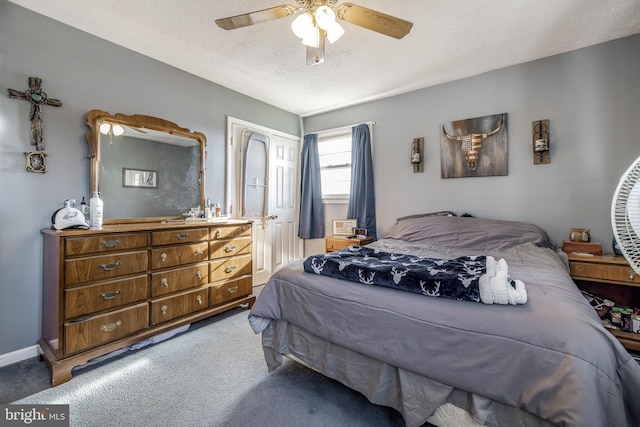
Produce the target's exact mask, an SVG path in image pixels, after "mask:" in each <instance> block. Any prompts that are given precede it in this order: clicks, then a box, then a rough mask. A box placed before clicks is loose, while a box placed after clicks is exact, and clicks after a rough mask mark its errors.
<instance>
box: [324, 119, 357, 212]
mask: <svg viewBox="0 0 640 427" xmlns="http://www.w3.org/2000/svg"><path fill="white" fill-rule="evenodd" d="M318 156H319V160H320V179H321V182H322V199H323V200H328V199H348V198H349V192H350V188H351V129H348V130H347V131H342V132H341V133H339V134H337V133H332V134H328V133H325V134H323V133H322V132H318Z"/></svg>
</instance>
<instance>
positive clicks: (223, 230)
mask: <svg viewBox="0 0 640 427" xmlns="http://www.w3.org/2000/svg"><path fill="white" fill-rule="evenodd" d="M240 236H249V237H251V224H242V225H227V226H220V227H213V228H211V240H219V239H231V238H234V237H240Z"/></svg>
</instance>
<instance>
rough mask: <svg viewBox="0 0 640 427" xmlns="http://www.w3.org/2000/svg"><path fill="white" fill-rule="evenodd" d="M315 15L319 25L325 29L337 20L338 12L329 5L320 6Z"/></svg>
mask: <svg viewBox="0 0 640 427" xmlns="http://www.w3.org/2000/svg"><path fill="white" fill-rule="evenodd" d="M315 17H316V23H317V24H318V27H320V28H321V29H323V30H326V29H328V28H329V26H330V25H331V24H332V23H334V22H336V14H335V12H334V11H333V10H332V9H331V8H330V7H329V6H320V7H319V8H317V9H316V13H315Z"/></svg>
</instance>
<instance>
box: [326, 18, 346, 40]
mask: <svg viewBox="0 0 640 427" xmlns="http://www.w3.org/2000/svg"><path fill="white" fill-rule="evenodd" d="M343 34H344V28H342V25H340V24H338V23H337V22H336V21H333V23H332V24H331V25H329V27H327V40H329V43H331V44H334V43H335V42H337V41H338V39H340V37H342V35H343Z"/></svg>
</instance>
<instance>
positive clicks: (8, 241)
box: [0, 0, 301, 356]
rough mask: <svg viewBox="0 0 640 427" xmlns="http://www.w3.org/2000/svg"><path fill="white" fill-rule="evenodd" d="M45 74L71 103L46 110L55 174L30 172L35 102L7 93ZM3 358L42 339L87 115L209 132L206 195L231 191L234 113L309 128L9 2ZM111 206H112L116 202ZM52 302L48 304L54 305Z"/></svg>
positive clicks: (81, 186)
mask: <svg viewBox="0 0 640 427" xmlns="http://www.w3.org/2000/svg"><path fill="white" fill-rule="evenodd" d="M30 76H36V77H40V78H42V79H43V89H44V91H45V92H46V93H47V94H48V96H49V97H50V98H56V99H60V100H61V101H62V107H51V106H45V107H43V120H44V140H45V144H46V147H45V148H46V153H47V158H46V161H47V173H45V174H34V173H27V172H26V170H25V159H24V154H23V152H25V151H28V150H33V148H32V147H31V146H30V145H29V130H30V122H29V118H28V116H29V104H28V103H27V102H26V101H21V100H15V99H10V98H8V97H7V96H6V95H7V88H12V89H16V90H20V91H24V90H26V89H27V88H28V78H29V77H30ZM0 92H1V93H2V95H0V183H1V184H0V189H1V190H0V191H1V193H0V195H1V200H2V202H1V203H0V223H1V224H2V225H1V227H2V228H1V230H0V356H2V355H5V354H7V353H10V352H12V351H16V350H20V349H24V348H27V347H30V346H33V345H35V344H36V342H37V340H38V338H39V337H40V312H41V307H42V303H43V301H42V296H41V292H42V291H41V288H42V239H41V236H40V232H39V230H40V229H41V228H43V227H48V226H50V217H51V213H52V212H53V211H54V210H55V209H56V208H58V207H61V206H62V200H63V199H65V198H75V199H77V201H78V202H79V201H80V199H81V198H82V196H85V197H87V200H88V196H89V194H88V192H89V182H88V177H89V161H88V160H87V158H86V156H87V154H88V149H87V144H86V142H85V139H84V133H85V132H86V131H87V130H88V128H87V127H86V126H85V121H86V113H87V112H88V111H90V110H92V109H96V108H98V109H102V110H105V111H108V112H110V113H112V114H113V113H116V112H118V113H123V114H127V115H130V114H147V115H151V116H156V117H161V118H164V119H167V120H170V121H172V122H175V123H177V124H178V125H179V126H182V127H186V128H189V129H191V130H197V131H201V132H203V133H204V134H205V135H206V136H207V140H208V144H207V151H208V157H207V164H206V168H207V179H206V188H207V195H208V197H210V198H211V200H218V201H222V200H223V197H224V170H225V169H224V164H225V158H224V140H225V132H226V116H227V115H231V116H234V117H237V118H240V119H243V120H247V121H250V122H253V123H257V124H260V125H264V126H267V127H270V128H273V129H277V130H281V131H283V132H287V133H291V134H294V135H298V134H300V132H301V131H300V119H299V118H298V117H297V116H295V115H293V114H290V113H288V112H285V111H283V110H280V109H277V108H275V107H273V106H270V105H267V104H265V103H262V102H259V101H257V100H255V99H252V98H249V97H247V96H244V95H241V94H239V93H237V92H234V91H231V90H229V89H226V88H223V87H221V86H218V85H215V84H212V83H210V82H207V81H205V80H203V79H200V78H197V77H195V76H193V75H190V74H187V73H184V72H182V71H179V70H177V69H175V68H173V67H170V66H167V65H164V64H161V63H159V62H157V61H155V60H152V59H149V58H147V57H144V56H142V55H140V54H137V53H135V52H132V51H129V50H127V49H123V48H121V47H119V46H116V45H113V44H111V43H108V42H106V41H104V40H101V39H98V38H96V37H93V36H90V35H87V34H85V33H83V32H80V31H78V30H75V29H73V28H71V27H68V26H66V25H62V24H60V23H58V22H55V21H53V20H50V19H48V18H45V17H43V16H41V15H38V14H35V13H33V12H30V11H28V10H26V9H23V8H21V7H19V6H16V5H14V4H12V3H8V2H6V1H5V0H0ZM108 208H109V207H108V206H105V209H108ZM45 303H46V302H45Z"/></svg>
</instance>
